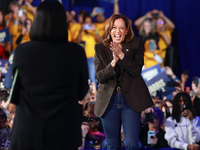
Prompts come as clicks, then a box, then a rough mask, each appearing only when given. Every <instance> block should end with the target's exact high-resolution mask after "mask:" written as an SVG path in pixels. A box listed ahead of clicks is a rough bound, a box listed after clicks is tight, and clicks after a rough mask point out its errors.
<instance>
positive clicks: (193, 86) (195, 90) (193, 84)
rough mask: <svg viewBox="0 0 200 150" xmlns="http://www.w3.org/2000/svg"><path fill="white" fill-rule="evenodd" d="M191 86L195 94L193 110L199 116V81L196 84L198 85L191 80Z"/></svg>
mask: <svg viewBox="0 0 200 150" xmlns="http://www.w3.org/2000/svg"><path fill="white" fill-rule="evenodd" d="M191 87H192V90H193V91H194V95H195V98H194V101H193V102H194V111H195V114H196V115H197V116H199V117H200V109H199V108H200V83H199V84H198V86H196V84H195V83H194V81H193V82H192V85H191Z"/></svg>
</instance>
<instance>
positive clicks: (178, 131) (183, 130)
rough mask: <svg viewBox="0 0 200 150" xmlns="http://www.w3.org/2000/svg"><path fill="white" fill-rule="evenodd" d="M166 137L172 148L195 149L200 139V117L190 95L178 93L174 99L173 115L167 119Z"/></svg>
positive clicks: (197, 147)
mask: <svg viewBox="0 0 200 150" xmlns="http://www.w3.org/2000/svg"><path fill="white" fill-rule="evenodd" d="M165 131H166V134H165V139H166V140H167V141H168V144H169V146H170V147H172V148H178V149H184V150H188V149H191V150H195V149H199V148H200V147H199V145H197V144H195V143H197V142H199V141H200V130H199V117H195V116H194V113H193V107H192V101H191V98H190V95H189V94H187V93H185V92H180V93H178V94H176V96H175V97H174V99H173V110H172V116H171V117H169V118H167V120H166V121H165Z"/></svg>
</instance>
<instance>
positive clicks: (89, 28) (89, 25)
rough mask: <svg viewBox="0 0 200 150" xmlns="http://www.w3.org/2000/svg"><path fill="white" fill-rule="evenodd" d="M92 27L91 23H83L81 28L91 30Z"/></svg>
mask: <svg viewBox="0 0 200 150" xmlns="http://www.w3.org/2000/svg"><path fill="white" fill-rule="evenodd" d="M91 29H92V25H91V24H84V25H83V30H91Z"/></svg>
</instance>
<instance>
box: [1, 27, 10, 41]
mask: <svg viewBox="0 0 200 150" xmlns="http://www.w3.org/2000/svg"><path fill="white" fill-rule="evenodd" d="M8 41H10V38H9V31H8V28H5V29H2V30H0V42H3V43H6V42H8Z"/></svg>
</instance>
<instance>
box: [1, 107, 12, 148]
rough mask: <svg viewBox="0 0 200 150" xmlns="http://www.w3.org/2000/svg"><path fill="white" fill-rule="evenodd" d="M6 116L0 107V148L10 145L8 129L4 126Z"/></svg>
mask: <svg viewBox="0 0 200 150" xmlns="http://www.w3.org/2000/svg"><path fill="white" fill-rule="evenodd" d="M6 121H7V116H6V113H5V112H4V111H3V109H2V108H0V149H5V148H9V147H10V140H9V135H10V130H9V129H8V128H6Z"/></svg>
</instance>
